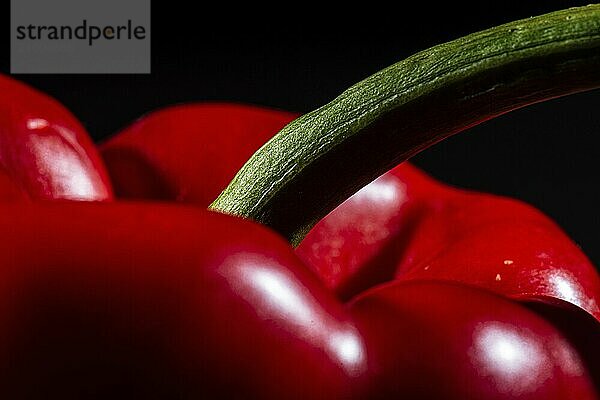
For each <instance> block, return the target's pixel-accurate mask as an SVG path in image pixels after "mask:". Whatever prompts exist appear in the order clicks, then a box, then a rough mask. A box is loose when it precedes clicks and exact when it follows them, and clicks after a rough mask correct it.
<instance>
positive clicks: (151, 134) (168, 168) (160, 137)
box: [101, 103, 296, 207]
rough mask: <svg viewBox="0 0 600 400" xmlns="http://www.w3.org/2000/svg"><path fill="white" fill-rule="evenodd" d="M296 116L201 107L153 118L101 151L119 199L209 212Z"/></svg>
mask: <svg viewBox="0 0 600 400" xmlns="http://www.w3.org/2000/svg"><path fill="white" fill-rule="evenodd" d="M295 117H296V114H293V113H289V112H284V111H276V110H271V109H267V108H261V107H254V106H249V105H238V104H227V103H223V104H218V103H217V104H215V103H206V104H205V103H198V104H185V105H180V106H173V107H168V108H165V109H161V110H158V111H155V112H152V113H150V114H148V115H146V116H144V117H142V118H140V119H139V120H138V121H136V122H134V123H133V124H131V125H130V126H129V127H127V128H125V129H123V130H122V131H121V132H119V133H118V134H116V135H115V136H114V137H113V138H111V139H110V140H108V141H107V142H106V143H104V144H103V145H102V147H101V151H102V157H103V158H104V161H105V163H106V165H107V167H108V170H109V173H110V175H111V179H112V181H113V185H114V188H115V192H116V194H117V196H118V197H121V198H130V199H161V200H177V201H182V202H191V203H195V204H200V205H202V206H203V207H207V206H208V205H209V204H210V203H212V201H213V200H214V199H215V198H216V197H217V196H218V195H219V194H220V193H221V191H222V190H223V189H225V187H226V186H227V184H228V183H229V182H230V181H231V179H232V178H233V177H234V175H235V173H236V172H237V171H238V170H239V169H240V168H241V167H242V165H244V163H245V162H246V160H247V159H248V158H250V156H251V155H252V154H253V153H254V152H255V151H256V150H258V148H259V147H260V146H262V145H263V144H264V143H265V142H266V141H267V140H268V139H270V138H271V137H272V136H273V135H274V134H275V133H277V132H278V131H279V130H280V129H281V128H283V127H284V126H285V125H286V124H287V123H288V122H290V121H292V120H293V119H294V118H295Z"/></svg>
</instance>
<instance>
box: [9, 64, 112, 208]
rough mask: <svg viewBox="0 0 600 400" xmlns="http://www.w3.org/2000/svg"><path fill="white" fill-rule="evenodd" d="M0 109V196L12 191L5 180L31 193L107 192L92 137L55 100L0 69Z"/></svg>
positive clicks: (105, 195)
mask: <svg viewBox="0 0 600 400" xmlns="http://www.w3.org/2000/svg"><path fill="white" fill-rule="evenodd" d="M0 110H2V112H1V113H0V181H1V182H0V199H6V198H7V197H13V196H12V195H8V194H5V190H6V191H7V193H10V192H12V190H10V192H8V191H9V189H5V187H8V186H13V187H14V186H16V187H19V188H21V193H22V195H23V196H27V197H30V198H33V199H70V200H110V199H111V198H112V189H111V187H110V183H109V179H108V175H107V173H106V170H105V167H104V164H103V163H102V160H101V159H100V156H99V155H98V152H97V150H96V148H95V146H94V144H93V143H92V140H91V139H90V138H89V136H88V134H87V132H86V131H85V129H84V127H83V126H82V125H81V123H80V122H79V121H78V120H77V119H76V118H75V117H74V116H73V115H72V114H71V113H70V112H69V111H68V110H67V109H65V108H64V107H63V106H62V105H61V104H59V103H58V102H57V101H56V100H54V99H52V98H50V97H48V96H46V95H44V94H43V93H40V92H38V91H37V90H35V89H33V88H30V87H28V86H26V85H25V84H23V83H20V82H18V81H15V80H13V79H11V78H8V77H6V76H3V75H0ZM8 181H12V184H10V185H9V184H8V183H6V184H4V183H2V182H8Z"/></svg>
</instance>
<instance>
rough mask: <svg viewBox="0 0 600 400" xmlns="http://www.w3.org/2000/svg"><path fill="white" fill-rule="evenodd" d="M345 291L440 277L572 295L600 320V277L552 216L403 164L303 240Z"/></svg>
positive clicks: (521, 292)
mask: <svg viewBox="0 0 600 400" xmlns="http://www.w3.org/2000/svg"><path fill="white" fill-rule="evenodd" d="M297 253H298V255H299V256H300V257H301V258H302V259H304V260H305V261H306V262H307V263H308V264H309V265H311V266H312V267H313V269H314V270H315V271H316V272H317V273H318V274H319V275H320V276H321V277H322V278H323V280H324V282H325V284H326V285H327V286H328V287H329V288H331V289H332V290H334V291H336V292H337V293H338V295H339V296H341V297H342V298H350V297H352V296H353V295H355V294H357V293H359V292H360V291H361V290H364V289H365V288H367V287H369V286H370V285H373V284H374V283H381V282H385V281H389V280H392V279H399V280H414V279H427V280H431V279H436V280H449V281H456V282H460V283H463V284H469V285H474V286H477V287H481V288H485V289H488V290H491V291H493V292H496V293H500V294H503V295H506V296H508V297H511V298H514V299H517V300H522V301H532V300H536V301H544V302H547V303H551V304H553V303H557V302H562V301H565V302H568V303H571V304H574V305H576V306H578V307H580V308H581V309H583V310H585V311H587V312H588V313H590V314H591V315H593V316H594V317H595V318H596V319H597V320H599V321H600V309H599V304H598V302H599V301H600V277H599V275H598V272H597V270H596V269H595V267H594V266H593V265H592V264H591V262H590V261H589V259H588V258H587V257H586V256H585V255H584V253H583V252H582V251H581V249H580V248H579V247H577V246H576V245H575V243H573V242H572V241H571V240H570V239H569V238H568V236H567V235H566V234H565V233H564V232H563V231H562V230H561V229H560V228H559V227H558V226H557V225H556V224H555V223H554V222H552V221H551V220H550V219H549V218H548V217H547V216H545V215H544V214H542V213H541V212H539V211H538V210H536V209H535V208H533V207H531V206H529V205H526V204H524V203H522V202H519V201H517V200H512V199H507V198H502V197H498V196H493V195H489V194H481V193H475V192H469V191H463V190H459V189H455V188H451V187H448V186H444V185H442V184H441V183H438V182H435V181H434V180H432V179H431V178H429V177H427V176H426V175H425V174H423V173H422V172H419V171H418V170H417V169H416V168H415V167H413V166H410V165H409V164H407V163H404V164H401V165H399V166H398V167H396V168H394V169H393V170H391V171H390V172H388V173H387V174H385V175H383V176H382V177H380V178H379V179H377V180H376V181H374V182H372V183H371V184H369V185H368V186H366V187H365V188H363V189H362V190H361V191H359V192H358V193H357V194H355V195H354V196H352V197H351V198H350V199H348V200H347V201H346V202H344V203H343V204H342V205H340V206H339V207H338V208H337V209H336V210H334V211H333V212H332V213H330V214H329V215H328V216H327V217H325V218H324V219H323V220H321V221H320V222H319V223H318V224H317V225H316V226H315V227H314V228H313V230H312V231H311V232H310V233H309V234H308V235H307V237H306V238H305V239H304V241H303V242H302V243H301V244H300V245H299V246H298V248H297Z"/></svg>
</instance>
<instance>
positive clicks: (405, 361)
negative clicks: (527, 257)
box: [0, 202, 594, 399]
mask: <svg viewBox="0 0 600 400" xmlns="http://www.w3.org/2000/svg"><path fill="white" fill-rule="evenodd" d="M0 215H2V217H1V218H0V230H1V231H4V232H6V231H10V232H11V235H9V236H7V237H6V238H5V239H4V240H3V241H2V242H0V275H1V278H0V298H1V301H0V323H1V324H2V326H3V327H4V328H3V329H2V330H1V331H0V355H1V357H0V360H1V362H2V363H3V365H2V370H3V371H7V375H3V376H2V382H1V383H2V385H0V391H3V393H2V394H4V395H5V397H8V398H15V395H18V396H21V397H28V396H29V397H36V396H40V395H44V396H47V395H48V394H49V393H51V394H52V395H53V396H54V397H62V398H81V397H86V396H90V395H93V396H94V397H105V398H106V397H115V396H123V395H124V394H125V395H127V396H132V395H134V396H141V397H144V398H173V397H177V396H183V397H194V396H197V397H206V396H209V397H212V398H223V397H239V396H240V394H243V397H244V398H265V399H267V398H273V399H275V398H277V399H281V398H357V399H364V398H378V397H380V398H381V397H383V398H390V397H398V396H405V397H408V398H440V397H443V398H450V399H452V398H463V399H464V398H482V397H480V395H485V396H487V397H485V398H494V399H514V398H537V399H540V398H544V399H559V398H560V399H568V398H573V397H572V394H576V395H577V396H578V397H576V398H578V399H591V398H594V394H593V389H591V388H590V386H589V385H590V382H589V378H588V376H587V375H586V371H585V368H584V367H583V366H582V365H581V363H580V361H579V359H578V357H577V355H576V354H575V353H574V352H573V351H572V349H571V348H570V347H569V345H568V344H567V343H566V342H565V340H564V338H563V337H562V336H561V335H560V334H559V333H558V332H557V331H556V330H554V329H553V328H552V327H551V326H550V325H548V324H547V323H545V322H544V321H543V320H542V319H541V318H540V317H537V316H536V315H535V314H533V313H531V312H529V311H527V310H525V309H523V308H522V307H521V306H519V305H517V304H514V303H511V302H510V301H508V300H505V299H503V298H501V297H497V296H494V295H491V294H486V293H484V292H482V291H479V290H474V289H469V288H468V287H459V286H452V285H448V284H441V283H401V282H397V283H394V284H393V285H391V286H388V287H384V288H378V289H373V290H372V291H370V292H367V293H365V294H363V295H362V296H361V297H360V298H359V299H358V300H356V301H354V302H353V303H351V304H350V305H349V306H344V305H343V304H342V303H341V302H340V301H339V300H337V299H336V298H335V297H334V296H333V294H332V293H331V292H330V291H329V290H328V289H327V288H326V287H325V286H324V285H323V283H322V282H321V281H320V280H319V279H318V278H317V277H316V276H315V275H313V274H312V273H311V272H310V271H309V270H308V268H306V266H305V265H303V264H302V263H301V262H300V261H299V260H298V258H297V257H296V255H295V254H294V252H293V250H292V249H291V247H290V246H289V245H288V244H287V243H286V242H285V241H283V240H282V239H281V238H279V236H277V235H275V234H273V233H271V232H270V231H269V230H267V229H266V228H264V227H262V226H260V225H257V224H254V223H251V222H249V221H244V220H241V219H238V218H234V217H229V216H225V215H220V214H216V213H211V212H208V211H203V210H200V209H198V208H196V207H191V206H187V207H186V206H178V205H164V204H163V205H157V204H148V203H84V202H77V203H70V202H69V203H67V202H64V203H63V202H56V203H42V204H4V205H2V213H1V214H0ZM7 364H8V365H7ZM8 366H10V368H6V367H8ZM567 388H568V390H567ZM430 396H434V397H430Z"/></svg>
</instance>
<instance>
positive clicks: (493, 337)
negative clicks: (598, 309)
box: [350, 282, 596, 399]
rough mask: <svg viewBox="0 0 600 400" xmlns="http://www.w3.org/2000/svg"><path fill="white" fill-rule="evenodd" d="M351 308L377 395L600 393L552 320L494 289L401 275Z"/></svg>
mask: <svg viewBox="0 0 600 400" xmlns="http://www.w3.org/2000/svg"><path fill="white" fill-rule="evenodd" d="M350 309H351V311H352V314H353V316H354V317H355V318H356V319H357V320H358V321H360V324H361V326H363V327H364V332H365V334H364V340H365V343H366V347H367V354H368V355H369V357H368V360H369V364H368V365H369V368H368V370H367V371H368V372H367V374H368V379H367V380H368V382H369V385H370V387H369V389H370V390H369V393H370V396H369V398H386V399H387V398H391V397H390V396H395V397H394V398H401V397H402V396H403V395H404V396H406V398H410V399H507V398H511V399H593V398H596V397H595V395H594V394H593V390H592V389H591V384H590V381H589V379H588V378H587V376H586V375H585V373H584V368H583V366H582V363H581V360H580V359H579V357H578V355H577V353H576V352H575V351H574V350H573V349H572V348H571V346H570V345H569V343H568V342H567V341H566V340H565V339H564V338H563V337H562V336H560V335H558V334H557V333H556V331H555V330H554V328H553V327H552V326H551V325H550V324H548V323H547V322H545V321H543V320H542V319H540V318H539V317H537V316H536V315H535V314H533V313H531V312H530V311H527V310H524V309H523V308H521V307H520V306H518V305H517V304H515V303H512V302H510V301H507V300H504V299H502V298H500V297H496V296H493V295H492V294H490V293H489V292H485V291H479V290H475V289H471V288H468V287H466V286H461V285H450V284H444V283H439V282H438V283H434V282H411V283H405V282H394V283H392V284H390V285H387V286H384V287H379V288H376V289H373V290H371V291H369V292H367V293H364V294H363V295H361V296H359V298H358V299H356V300H354V301H353V302H352V303H351V304H350ZM396 396H397V397H396Z"/></svg>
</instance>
